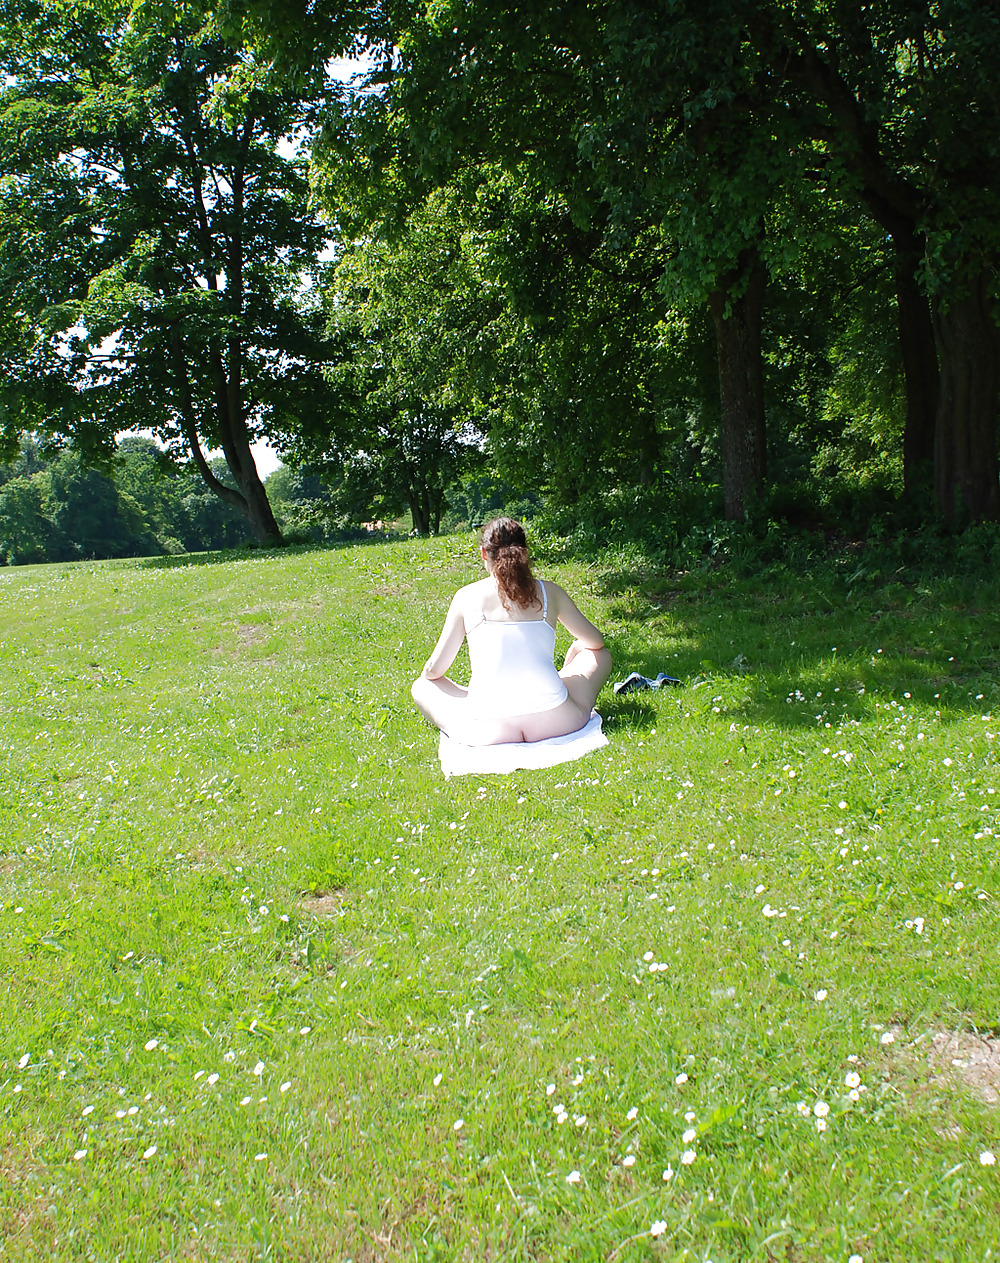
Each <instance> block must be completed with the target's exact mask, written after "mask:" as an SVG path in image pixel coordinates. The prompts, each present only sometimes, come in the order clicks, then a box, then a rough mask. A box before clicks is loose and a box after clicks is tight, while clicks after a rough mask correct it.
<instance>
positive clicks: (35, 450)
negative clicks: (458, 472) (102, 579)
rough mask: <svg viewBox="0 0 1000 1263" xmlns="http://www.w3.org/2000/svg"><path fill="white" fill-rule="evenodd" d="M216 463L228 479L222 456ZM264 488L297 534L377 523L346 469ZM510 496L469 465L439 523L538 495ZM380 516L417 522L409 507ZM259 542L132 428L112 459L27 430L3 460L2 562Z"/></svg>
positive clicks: (402, 524) (296, 473)
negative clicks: (51, 442)
mask: <svg viewBox="0 0 1000 1263" xmlns="http://www.w3.org/2000/svg"><path fill="white" fill-rule="evenodd" d="M212 472H213V473H214V474H215V476H216V477H217V478H219V479H220V480H226V481H228V480H229V479H230V475H229V471H228V470H227V468H226V464H225V461H223V460H222V459H221V458H220V459H217V460H214V461H213V462H212ZM329 473H330V471H329V470H326V471H324V475H325V477H326V478H328V477H329ZM267 494H268V498H269V499H270V502H271V504H272V506H273V508H274V512H275V516H276V517H277V519H278V522H279V523H280V526H281V530H282V534H283V535H284V537H285V539H286V540H289V541H291V542H301V543H305V542H309V541H311V542H316V543H322V542H327V543H330V542H334V541H339V540H347V539H358V538H365V537H367V536H368V535H369V534H370V530H369V529H368V528H369V527H370V526H374V525H375V524H374V523H363V522H362V520H361V519H362V518H363V516H364V501H363V500H361V501H359V500H357V497H356V496H355V495H354V493H353V487H352V486H351V484H350V483H349V481H348V480H347V479H345V478H344V477H343V476H341V477H340V478H338V479H335V480H334V481H333V483H332V485H331V483H330V482H329V481H326V480H325V479H324V477H321V476H320V475H319V474H318V473H317V472H316V471H315V470H312V469H309V468H308V467H307V468H302V469H292V468H289V467H288V466H285V465H281V466H279V467H278V468H277V469H276V470H275V471H274V472H273V473H272V474H271V475H270V476H269V477H268V479H267ZM513 496H514V493H513V492H512V490H511V488H510V487H508V486H507V485H506V484H505V483H503V482H501V481H500V480H499V479H497V478H495V477H492V476H491V475H489V474H488V473H484V472H483V471H479V472H477V473H472V474H469V475H467V476H466V477H465V478H463V479H462V480H460V481H458V482H456V483H455V485H454V486H453V487H452V488H451V490H450V494H449V501H450V503H451V505H452V509H451V511H450V512H449V513H448V514H447V515H446V516H445V518H444V520H443V521H442V523H441V525H442V527H443V529H446V530H447V529H454V528H455V527H458V526H464V525H466V524H468V523H473V524H476V523H479V522H481V521H483V520H484V519H485V518H487V517H489V516H490V515H491V514H493V513H496V512H498V511H500V510H501V509H502V508H504V507H507V508H510V509H512V511H514V512H517V513H520V514H522V515H525V516H529V515H531V514H532V513H533V512H534V511H535V510H536V509H537V508H538V505H539V501H538V498H537V497H534V498H532V497H527V498H521V499H514V498H512V497H513ZM378 525H379V527H380V528H383V527H384V528H385V529H392V528H394V529H396V530H398V531H400V532H404V533H405V532H407V531H409V530H411V529H412V522H411V521H410V519H409V517H408V516H404V517H403V518H400V519H396V520H395V521H394V522H392V523H385V524H383V523H381V522H380V523H379V524H378ZM253 542H254V537H253V534H252V531H251V529H250V527H249V525H248V524H247V521H246V518H245V517H244V516H243V515H242V514H241V513H240V512H239V511H238V510H236V509H235V508H232V507H230V506H229V505H227V504H225V503H224V502H223V501H222V500H220V499H219V497H218V496H217V495H215V494H213V493H212V492H211V491H210V490H209V489H208V487H207V486H206V485H205V482H204V480H203V478H202V477H201V475H200V474H199V473H197V472H196V471H195V470H194V469H193V468H191V467H188V466H183V465H178V464H177V463H176V462H175V461H174V460H173V458H172V457H171V456H170V454H169V453H168V452H167V451H165V450H164V449H163V448H162V447H160V445H159V444H158V443H156V442H155V441H154V440H153V439H150V438H145V437H142V436H139V435H128V436H127V437H125V438H123V439H122V440H121V441H120V442H119V444H118V447H117V451H116V454H115V457H114V459H113V460H111V461H110V462H108V463H107V464H106V465H104V466H101V467H94V466H93V465H89V464H87V463H86V462H85V461H84V459H83V458H82V456H81V454H80V453H79V452H78V451H76V450H74V449H73V448H72V447H69V448H66V449H63V450H59V451H46V450H45V449H44V448H42V447H41V446H40V445H39V443H38V441H37V440H36V439H35V438H34V437H30V438H26V439H25V440H24V441H23V442H22V444H21V450H20V453H19V454H18V456H17V458H16V459H15V460H13V461H11V462H10V463H9V464H7V465H2V464H0V565H5V566H15V565H32V564H37V563H40V562H50V561H81V560H91V559H93V560H96V559H100V558H108V557H149V556H163V555H172V554H180V553H188V552H202V551H207V550H211V549H217V548H241V547H247V546H250V545H251V544H252V543H253Z"/></svg>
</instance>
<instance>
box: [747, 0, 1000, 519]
mask: <svg viewBox="0 0 1000 1263" xmlns="http://www.w3.org/2000/svg"><path fill="white" fill-rule="evenodd" d="M749 29H750V32H751V37H752V39H753V41H754V43H755V45H756V47H757V48H758V49H759V50H760V51H761V53H762V55H763V56H764V57H765V58H766V60H767V62H768V64H769V66H770V67H771V68H772V70H773V71H774V72H775V74H776V76H780V78H781V79H782V80H783V81H784V83H786V84H787V85H789V86H790V87H791V88H792V89H794V90H797V91H799V92H801V93H804V94H808V96H809V97H811V98H812V100H813V101H814V102H815V103H816V105H817V107H818V109H819V118H818V119H817V123H818V126H817V127H816V136H817V140H818V142H820V143H822V144H823V146H824V147H825V149H826V152H827V153H828V154H829V155H830V158H831V159H832V160H833V161H835V162H836V163H837V164H839V165H840V166H842V168H843V169H844V171H845V172H846V173H847V175H848V177H849V178H850V180H851V181H852V183H853V186H854V188H855V190H856V193H857V195H858V196H859V198H860V199H861V200H862V201H863V202H864V204H865V205H866V207H867V208H868V210H869V212H870V213H871V214H872V216H873V217H874V218H875V219H876V220H877V222H878V223H879V224H880V225H881V226H882V227H883V228H884V229H885V230H886V232H887V233H888V234H889V235H890V237H891V238H892V241H893V245H894V247H895V250H896V256H897V264H896V275H897V299H898V311H899V321H900V333H901V337H902V342H903V354H904V363H905V369H906V378H907V395H908V401H909V407H908V417H907V447H908V452H907V471H908V475H909V479H910V481H911V482H912V481H913V479H914V477H915V475H916V474H917V473H918V472H919V466H920V464H921V463H922V462H924V461H925V460H926V459H927V458H928V457H929V456H930V455H931V454H933V463H934V487H935V492H936V497H937V502H938V505H939V507H940V509H941V511H942V513H943V514H944V516H945V517H946V518H948V519H952V520H954V519H956V518H958V517H960V516H962V515H964V514H968V515H970V516H972V517H974V518H996V517H998V516H1000V478H998V473H1000V469H998V459H997V436H996V425H997V405H998V391H1000V372H998V368H997V365H998V352H1000V335H998V329H997V315H998V313H997V301H996V300H997V279H996V278H997V272H998V269H1000V86H998V83H997V79H996V74H995V65H994V63H995V51H996V47H997V42H998V39H1000V12H998V11H997V8H996V6H995V5H984V4H981V3H977V0H942V3H935V4H932V3H929V2H928V0H924V2H921V3H916V4H910V3H902V2H897V0H881V2H880V3H876V4H871V5H866V6H862V7H859V6H857V5H854V4H849V3H846V2H839V0H833V2H832V3H828V4H816V5H812V6H810V7H809V8H808V9H807V10H805V11H802V10H799V9H797V8H794V7H793V6H792V5H790V4H786V3H778V2H776V3H772V4H769V5H760V6H756V7H755V10H754V11H753V12H752V13H751V14H750V15H749ZM928 300H930V306H928ZM938 371H940V381H939V380H938ZM921 400H926V401H927V403H926V404H923V405H922V404H921ZM931 409H933V436H932V435H931V425H930V419H929V414H930V410H931Z"/></svg>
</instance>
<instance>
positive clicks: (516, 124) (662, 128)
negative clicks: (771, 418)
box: [330, 2, 806, 517]
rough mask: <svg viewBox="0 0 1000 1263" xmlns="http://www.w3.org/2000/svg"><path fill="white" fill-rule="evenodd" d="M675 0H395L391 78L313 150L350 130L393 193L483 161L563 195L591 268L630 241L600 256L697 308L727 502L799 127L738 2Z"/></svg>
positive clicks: (753, 405)
mask: <svg viewBox="0 0 1000 1263" xmlns="http://www.w3.org/2000/svg"><path fill="white" fill-rule="evenodd" d="M683 8H684V6H682V5H678V4H669V5H668V4H663V5H648V4H641V5H640V4H634V3H628V2H623V3H617V4H613V5H609V6H602V7H601V8H600V9H599V10H598V9H594V8H593V7H590V6H579V5H570V4H566V3H553V4H548V5H546V6H544V7H543V8H542V9H538V8H537V6H528V5H513V6H507V7H506V8H505V10H504V12H503V14H502V15H498V14H497V12H496V10H495V6H490V5H485V4H480V3H464V4H462V5H460V6H459V5H436V6H434V7H433V9H430V8H429V9H427V10H423V11H421V12H419V13H414V12H412V11H410V10H408V9H406V8H401V10H400V11H399V13H398V15H397V20H398V22H399V28H398V30H397V32H396V38H397V42H398V44H399V50H400V52H399V58H398V63H399V65H398V69H397V71H396V72H395V77H394V79H393V81H392V84H391V88H390V90H389V91H388V92H386V93H385V94H383V96H382V97H381V98H378V99H377V100H375V101H374V102H373V101H372V100H370V99H365V100H362V101H361V102H360V104H359V106H358V108H357V110H356V111H355V113H354V115H353V117H348V118H347V119H346V120H345V121H339V120H338V124H337V129H334V131H335V135H334V136H333V138H332V139H331V140H330V148H332V149H334V150H335V148H336V142H337V138H338V136H339V137H340V139H341V144H342V145H343V146H344V154H345V159H346V155H347V153H349V152H350V151H351V150H353V149H355V148H356V147H357V146H358V145H359V143H360V144H364V142H365V140H367V145H366V146H365V148H366V152H367V153H368V154H370V155H371V161H370V162H369V164H368V167H366V171H365V174H366V176H368V175H369V174H370V171H371V170H372V168H374V172H375V174H376V175H378V163H379V162H383V163H386V164H387V165H388V175H387V177H386V179H385V184H384V185H383V186H380V187H388V188H389V189H391V190H394V191H395V193H396V198H397V200H398V197H399V195H400V193H407V192H409V191H411V190H414V189H417V190H419V189H420V187H421V182H423V184H424V186H426V184H427V183H434V182H440V181H442V180H445V179H457V178H463V177H464V180H465V183H466V184H471V183H472V176H471V174H470V173H471V172H472V171H474V170H475V169H476V168H477V167H478V168H479V169H480V170H482V169H483V167H484V166H485V165H488V164H496V165H498V166H499V167H500V168H501V169H503V170H505V171H508V172H511V173H512V176H513V178H516V179H518V180H520V181H522V182H523V183H525V184H526V185H528V186H529V187H532V188H538V189H543V190H546V191H547V192H549V193H550V194H551V195H552V196H553V197H555V198H556V199H558V200H560V201H562V202H563V203H564V205H565V208H566V216H567V218H568V219H569V220H570V221H571V222H572V223H573V224H574V225H575V226H576V227H577V229H578V230H579V236H580V237H581V238H584V237H589V245H588V251H589V253H590V254H591V256H596V255H598V254H601V255H603V261H604V263H605V265H606V262H607V257H608V255H613V254H615V253H618V254H619V255H620V256H622V257H623V258H626V259H628V258H629V257H630V256H632V257H634V256H635V255H636V254H638V252H639V251H640V249H644V250H645V252H646V253H645V263H646V267H645V268H643V269H636V268H635V267H634V266H633V267H632V268H631V269H625V268H621V267H619V268H618V271H619V272H620V273H621V274H623V275H625V274H626V273H627V272H628V271H629V270H631V271H632V272H633V283H635V284H637V285H639V286H640V287H641V288H642V289H643V290H644V291H645V302H646V303H647V304H648V306H649V308H650V310H651V312H653V311H657V310H658V309H659V308H661V307H662V305H663V304H664V303H665V304H666V305H667V306H668V307H670V308H672V309H674V310H678V309H680V310H687V309H690V308H692V307H693V306H696V305H702V304H708V305H710V307H711V310H712V313H713V326H714V329H715V333H716V338H717V343H718V354H719V385H720V399H721V407H720V409H719V415H720V417H721V449H722V456H723V467H724V481H725V489H726V512H727V515H728V516H731V517H741V516H742V515H743V513H744V511H745V507H746V503H747V501H748V499H749V498H750V497H751V496H753V495H754V494H755V493H757V492H759V491H760V489H761V487H762V485H763V481H764V477H765V472H766V442H765V434H764V415H765V413H764V399H763V370H762V362H761V315H762V301H763V294H764V287H765V282H766V279H767V275H768V273H769V272H775V271H780V269H781V268H782V267H787V266H788V254H789V247H788V243H789V241H790V240H794V239H795V235H794V233H793V232H791V231H789V225H788V224H787V223H781V222H780V221H781V217H782V216H783V215H784V216H787V214H788V213H789V210H790V209H792V208H793V207H794V205H795V203H794V201H793V200H792V199H789V198H787V197H785V198H783V197H782V192H783V189H784V188H785V187H786V186H787V185H789V184H790V183H792V182H793V181H795V180H797V179H799V178H800V177H801V173H802V167H803V162H804V153H803V145H802V142H803V133H802V129H801V127H800V126H799V123H798V121H797V120H796V119H795V117H794V115H792V114H791V112H790V111H788V110H787V109H786V108H784V106H785V104H786V103H785V102H783V101H780V102H779V101H775V100H774V99H773V92H771V91H769V88H768V85H767V84H766V82H764V81H763V80H764V78H765V76H763V75H762V74H760V73H759V71H758V68H757V67H756V66H755V65H752V64H747V62H746V61H745V60H744V59H743V58H741V56H740V53H741V51H742V48H743V44H744V43H745V35H744V27H743V23H742V21H741V20H740V15H739V13H738V12H736V13H734V11H733V8H732V6H731V5H729V4H702V5H701V7H700V9H699V12H698V13H697V14H692V13H685V12H684V11H683ZM338 129H339V131H338ZM373 135H374V136H376V137H381V138H382V141H381V144H379V143H376V142H375V141H373V140H372V139H371V137H372V136H373ZM391 142H394V144H393V143H391ZM337 175H338V178H339V182H341V183H342V182H343V179H344V177H345V176H346V178H347V180H348V181H349V180H350V175H349V174H348V173H346V172H345V171H344V169H343V167H341V168H338V169H337ZM410 195H411V196H412V195H413V194H412V192H411V193H410ZM359 200H360V201H361V203H362V204H363V203H364V196H363V194H362V195H361V196H360V198H359ZM805 200H806V199H803V198H800V199H799V201H800V202H803V201H805ZM372 212H374V213H376V214H377V213H378V211H377V210H376V208H375V207H374V206H373V207H372ZM382 218H383V221H386V220H389V219H390V217H389V216H388V215H386V214H385V213H384V212H382ZM772 238H773V241H772ZM650 242H652V243H654V244H653V249H652V251H650V250H649V244H650ZM636 273H638V276H636V275H635V274H636ZM640 278H641V279H640ZM661 406H662V405H661ZM641 415H642V413H641V412H640V416H641ZM644 445H645V443H643V442H640V446H644Z"/></svg>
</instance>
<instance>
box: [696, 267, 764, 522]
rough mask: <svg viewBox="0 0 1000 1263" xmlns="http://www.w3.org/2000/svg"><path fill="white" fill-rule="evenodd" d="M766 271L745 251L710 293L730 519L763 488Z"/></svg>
mask: <svg viewBox="0 0 1000 1263" xmlns="http://www.w3.org/2000/svg"><path fill="white" fill-rule="evenodd" d="M766 279H767V276H766V272H765V270H764V266H763V264H762V263H761V261H760V257H759V255H758V253H757V249H756V247H753V246H751V247H750V248H749V249H747V250H744V251H742V252H741V253H740V256H739V258H738V260H737V263H736V267H735V268H733V269H732V271H730V272H728V273H726V275H725V276H724V277H722V278H721V283H720V286H719V288H718V289H717V290H715V291H714V292H713V293H711V294H710V295H709V299H708V305H709V309H710V310H711V312H712V319H713V320H714V322H715V336H716V341H717V343H718V348H719V400H720V405H721V418H720V437H721V440H722V487H723V492H724V495H725V511H726V517H727V518H728V519H729V520H730V521H738V520H741V519H743V518H744V517H745V516H746V509H747V502H748V501H749V500H750V499H752V497H753V496H754V495H756V494H758V493H759V492H760V491H761V489H762V488H763V486H764V477H765V474H766V472H767V435H766V430H765V424H764V371H763V365H762V362H761V353H760V347H761V316H762V313H763V309H764V286H765V283H766Z"/></svg>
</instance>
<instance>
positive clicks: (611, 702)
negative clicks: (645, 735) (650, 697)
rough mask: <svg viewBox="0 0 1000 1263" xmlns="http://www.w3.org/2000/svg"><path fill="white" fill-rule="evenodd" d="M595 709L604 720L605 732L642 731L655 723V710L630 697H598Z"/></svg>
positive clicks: (645, 703)
mask: <svg viewBox="0 0 1000 1263" xmlns="http://www.w3.org/2000/svg"><path fill="white" fill-rule="evenodd" d="M597 709H598V711H599V712H600V715H601V718H602V720H603V721H604V731H605V732H628V731H631V732H643V731H645V730H647V729H649V728H652V726H653V725H654V724H655V723H656V720H657V712H656V710H655V708H654V707H652V706H650V705H649V704H648V703H647V702H640V701H639V700H637V699H636V698H632V697H616V696H615V695H614V694H613V693H612V694H611V696H610V697H603V696H602V697H601V698H599V699H598V703H597Z"/></svg>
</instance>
